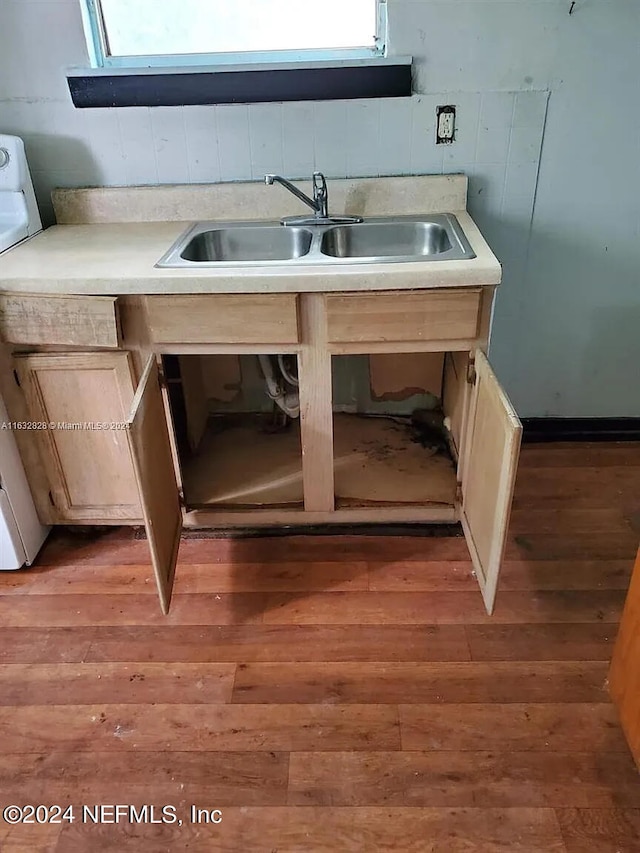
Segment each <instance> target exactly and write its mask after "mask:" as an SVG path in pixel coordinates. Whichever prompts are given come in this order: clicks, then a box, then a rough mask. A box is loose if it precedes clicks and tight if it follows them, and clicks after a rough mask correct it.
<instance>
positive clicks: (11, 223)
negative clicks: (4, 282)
mask: <svg viewBox="0 0 640 853" xmlns="http://www.w3.org/2000/svg"><path fill="white" fill-rule="evenodd" d="M38 231H42V222H41V221H40V213H39V212H38V205H37V204H36V196H35V193H34V191H33V184H32V183H31V175H30V174H29V166H28V165H27V157H26V154H25V153H24V143H23V141H22V140H21V139H20V138H19V137H18V136H6V135H5V134H2V133H0V252H4V251H5V250H7V249H9V248H11V247H12V246H15V244H16V243H21V242H22V241H23V240H26V239H27V238H28V237H32V236H33V235H34V234H37V233H38Z"/></svg>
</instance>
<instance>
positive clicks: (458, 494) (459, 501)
mask: <svg viewBox="0 0 640 853" xmlns="http://www.w3.org/2000/svg"><path fill="white" fill-rule="evenodd" d="M456 504H458V505H459V506H462V483H461V482H460V480H458V482H457V483H456Z"/></svg>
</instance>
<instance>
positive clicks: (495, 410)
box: [461, 350, 522, 614]
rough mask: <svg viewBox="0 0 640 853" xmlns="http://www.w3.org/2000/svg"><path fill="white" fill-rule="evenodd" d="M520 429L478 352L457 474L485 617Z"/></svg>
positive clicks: (504, 527) (490, 602) (490, 601)
mask: <svg viewBox="0 0 640 853" xmlns="http://www.w3.org/2000/svg"><path fill="white" fill-rule="evenodd" d="M521 435H522V424H521V423H520V421H519V419H518V416H517V415H516V413H515V411H514V409H513V406H512V405H511V403H510V402H509V398H508V397H507V395H506V394H505V393H504V391H503V390H502V388H501V387H500V384H499V383H498V380H497V379H496V376H495V374H494V372H493V370H492V369H491V365H490V364H489V362H488V361H487V357H486V356H485V354H484V353H483V352H481V351H480V350H477V351H476V353H475V383H474V388H473V391H472V395H471V405H470V410H469V424H468V428H467V439H466V448H465V465H464V467H463V470H462V511H461V521H462V527H463V529H464V533H465V536H466V539H467V543H468V545H469V551H470V552H471V559H472V561H473V566H474V568H475V570H476V575H477V577H478V583H479V584H480V589H481V590H482V597H483V599H484V603H485V607H486V608H487V613H489V614H491V612H492V611H493V604H494V601H495V597H496V590H497V587H498V576H499V574H500V566H501V563H502V556H503V553H504V547H505V543H506V539H507V530H508V527H509V515H510V513H511V500H512V497H513V487H514V483H515V479H516V471H517V468H518V456H519V453H520V438H521Z"/></svg>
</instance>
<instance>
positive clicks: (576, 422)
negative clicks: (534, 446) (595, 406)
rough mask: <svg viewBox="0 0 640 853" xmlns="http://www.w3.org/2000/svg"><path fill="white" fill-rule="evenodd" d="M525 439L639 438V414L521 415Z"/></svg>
mask: <svg viewBox="0 0 640 853" xmlns="http://www.w3.org/2000/svg"><path fill="white" fill-rule="evenodd" d="M522 427H523V431H522V441H523V442H527V443H529V442H541V441H640V418H522Z"/></svg>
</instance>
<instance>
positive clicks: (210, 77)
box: [67, 56, 411, 108]
mask: <svg viewBox="0 0 640 853" xmlns="http://www.w3.org/2000/svg"><path fill="white" fill-rule="evenodd" d="M67 81H68V84H69V91H70V93H71V99H72V101H73V104H74V106H76V107H79V108H85V107H176V106H192V105H197V104H256V103H265V102H272V101H277V102H279V101H328V100H336V99H339V100H344V99H351V98H355V99H357V98H399V97H408V96H409V95H411V57H406V56H402V57H376V58H369V59H350V60H341V61H316V62H300V63H271V64H252V65H224V66H216V67H213V66H206V67H180V68H162V67H158V68H108V69H107V68H95V69H73V70H71V71H69V72H67Z"/></svg>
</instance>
